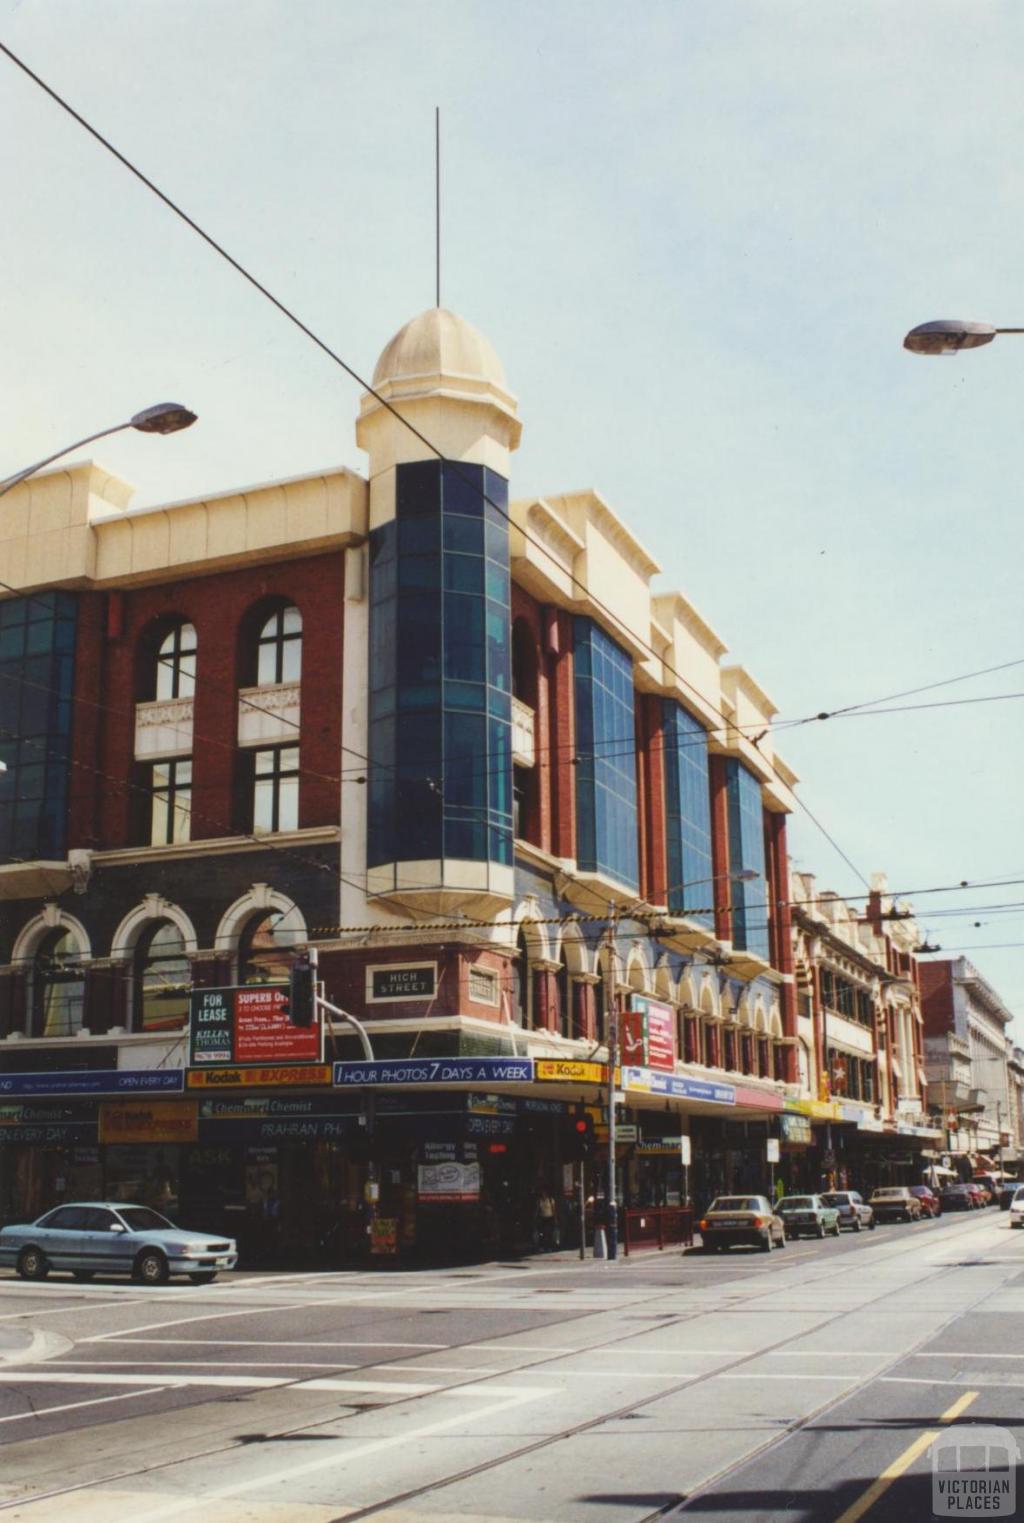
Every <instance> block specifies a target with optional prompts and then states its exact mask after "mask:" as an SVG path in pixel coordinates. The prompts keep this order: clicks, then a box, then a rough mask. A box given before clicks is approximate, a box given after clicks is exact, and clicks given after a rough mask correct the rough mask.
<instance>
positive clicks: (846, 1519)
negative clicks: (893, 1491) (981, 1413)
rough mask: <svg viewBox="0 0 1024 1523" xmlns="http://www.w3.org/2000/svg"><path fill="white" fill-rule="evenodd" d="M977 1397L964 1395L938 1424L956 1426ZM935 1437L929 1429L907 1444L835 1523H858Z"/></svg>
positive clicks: (935, 1434)
mask: <svg viewBox="0 0 1024 1523" xmlns="http://www.w3.org/2000/svg"><path fill="white" fill-rule="evenodd" d="M977 1396H978V1392H977V1391H965V1392H964V1393H963V1395H962V1396H958V1397H957V1399H956V1401H955V1402H954V1403H953V1405H952V1406H951V1407H947V1408H946V1410H945V1412H943V1413H942V1416H941V1417H940V1418H939V1422H940V1423H951V1422H955V1420H956V1419H957V1418H958V1417H959V1416H960V1414H961V1413H962V1412H965V1411H966V1410H967V1408H968V1407H969V1406H970V1405H971V1402H972V1401H974V1400H975V1398H976V1397H977ZM938 1436H939V1431H938V1429H937V1428H932V1429H930V1430H929V1431H928V1432H926V1433H922V1434H920V1435H919V1436H918V1437H917V1438H915V1440H914V1442H913V1443H912V1444H909V1445H908V1446H907V1448H906V1449H904V1451H903V1453H902V1454H900V1455H897V1457H896V1459H894V1460H893V1461H892V1463H891V1464H890V1465H887V1466H886V1467H885V1469H884V1470H883V1471H882V1473H881V1475H880V1476H879V1477H878V1479H877V1480H876V1481H872V1482H871V1485H870V1486H869V1487H868V1489H867V1490H866V1491H864V1492H862V1493H861V1495H860V1496H859V1497H858V1498H857V1500H856V1502H854V1503H853V1504H852V1505H851V1506H850V1507H848V1508H847V1509H846V1511H845V1512H844V1513H841V1514H840V1516H839V1517H838V1518H837V1519H836V1523H857V1520H858V1519H859V1518H862V1517H863V1516H864V1514H865V1513H866V1512H867V1511H868V1509H869V1508H870V1507H873V1506H874V1505H875V1503H876V1502H877V1501H878V1499H879V1497H880V1496H882V1495H883V1494H884V1493H885V1492H886V1491H888V1489H889V1487H890V1486H891V1485H892V1483H893V1481H896V1480H899V1478H900V1476H901V1475H902V1474H903V1473H904V1471H905V1470H909V1469H910V1466H911V1465H912V1464H913V1463H914V1461H915V1460H916V1459H917V1457H918V1455H921V1454H923V1453H924V1452H925V1450H926V1449H928V1448H929V1447H930V1446H931V1445H932V1444H933V1443H934V1442H935V1440H936V1439H937V1438H938Z"/></svg>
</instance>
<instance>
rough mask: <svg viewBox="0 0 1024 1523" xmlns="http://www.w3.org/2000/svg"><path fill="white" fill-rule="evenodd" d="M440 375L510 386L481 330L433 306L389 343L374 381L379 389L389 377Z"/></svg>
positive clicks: (500, 387)
mask: <svg viewBox="0 0 1024 1523" xmlns="http://www.w3.org/2000/svg"><path fill="white" fill-rule="evenodd" d="M438 375H444V376H450V377H453V378H454V377H455V376H465V377H466V378H467V379H472V380H476V381H489V382H490V383H491V384H492V385H494V386H496V387H497V388H498V389H499V390H501V391H506V390H507V383H506V381H505V372H504V370H503V368H502V364H501V361H500V360H499V359H498V356H497V355H496V354H495V352H494V348H493V345H492V344H491V343H490V341H489V340H488V339H486V338H484V336H483V334H482V333H481V332H480V330H479V329H478V328H474V327H473V325H472V323H467V322H466V320H465V318H464V317H459V316H458V314H457V313H455V312H449V311H447V309H446V308H444V307H430V308H429V309H428V310H427V311H426V312H421V313H420V315H419V317H414V318H413V319H412V320H411V322H407V323H406V325H405V327H404V328H399V330H398V332H397V333H396V334H395V336H394V338H392V339H390V340H389V341H388V343H387V344H385V346H384V349H383V351H382V353H381V357H380V359H379V360H378V361H377V368H376V369H375V370H374V372H373V384H374V387H375V389H376V390H378V391H379V390H380V388H381V387H382V386H383V385H384V383H385V382H386V381H407V380H410V379H411V378H413V377H418V378H422V377H425V376H438Z"/></svg>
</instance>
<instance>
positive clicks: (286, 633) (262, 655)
mask: <svg viewBox="0 0 1024 1523" xmlns="http://www.w3.org/2000/svg"><path fill="white" fill-rule="evenodd" d="M301 675H302V615H301V614H300V613H299V610H298V609H297V608H296V607H295V605H294V604H293V603H289V604H288V605H287V606H286V607H284V608H277V609H275V611H274V612H273V613H272V614H271V615H270V617H269V618H268V619H266V620H265V621H264V623H263V626H262V628H261V629H260V633H259V638H258V639H257V642H256V683H257V686H259V687H266V686H268V685H269V684H272V683H278V682H298V680H299V678H300V676H301Z"/></svg>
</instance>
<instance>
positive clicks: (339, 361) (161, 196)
mask: <svg viewBox="0 0 1024 1523" xmlns="http://www.w3.org/2000/svg"><path fill="white" fill-rule="evenodd" d="M0 52H2V53H4V54H5V55H6V56H7V57H8V58H9V59H10V60H11V62H12V63H13V64H14V65H15V66H16V67H17V68H19V69H20V70H21V71H22V73H23V74H25V75H26V76H27V77H28V78H29V79H31V80H32V81H33V83H34V84H36V85H38V86H39V88H40V89H41V90H43V91H44V92H45V94H47V95H48V96H49V97H50V99H51V100H53V101H54V103H55V104H56V105H58V106H59V107H60V108H61V110H62V111H65V112H67V114H68V115H69V116H71V117H72V118H73V119H74V120H75V121H76V122H77V123H78V124H79V126H80V127H82V128H84V130H85V131H86V132H88V133H89V135H90V137H92V138H94V139H95V140H96V142H98V143H99V144H100V146H101V147H103V148H105V149H106V150H107V152H108V153H110V154H112V155H113V157H114V158H115V159H117V161H118V162H119V163H120V164H121V165H123V167H124V168H125V169H127V170H128V172H129V173H130V174H132V175H134V176H135V178H136V179H137V180H139V181H140V182H141V183H142V184H143V185H145V186H146V188H147V189H148V190H149V191H151V192H152V193H153V195H155V196H156V197H157V198H158V200H160V201H162V202H163V204H164V205H165V206H166V207H167V208H168V210H170V211H172V212H173V213H174V215H175V216H176V217H179V218H180V219H181V220H182V221H183V222H184V223H185V224H186V225H187V226H188V227H190V228H191V229H192V231H193V232H194V233H196V234H197V236H198V237H200V238H201V239H202V240H203V242H204V243H206V244H207V245H208V246H209V247H210V248H212V249H213V251H214V252H215V253H216V254H218V255H219V256H220V258H222V259H223V260H225V261H226V262H227V263H228V264H229V265H230V266H231V268H232V269H233V270H235V272H236V273H237V274H239V275H241V276H242V278H243V280H245V281H247V282H248V283H249V284H250V285H251V286H252V287H253V288H254V289H255V290H257V291H258V292H259V293H260V294H261V295H262V296H263V297H265V298H266V300H267V301H269V302H270V303H271V305H272V306H274V307H275V308H276V309H277V310H278V311H279V312H280V313H281V314H282V316H284V317H285V318H287V319H288V321H289V322H290V323H292V324H294V326H295V327H296V328H298V329H299V331H300V332H302V333H303V334H305V336H306V337H307V338H308V339H310V340H311V342H312V343H314V344H315V345H316V346H317V348H318V349H320V350H321V351H322V352H323V353H324V354H326V355H327V356H328V357H329V358H330V359H332V360H333V361H334V363H335V364H336V365H338V366H339V367H340V368H341V369H342V370H344V372H345V373H346V375H348V376H350V377H351V378H352V379H353V380H354V381H356V382H357V384H358V385H359V386H361V387H362V388H363V390H364V391H366V392H368V393H369V395H370V396H372V397H373V398H374V399H375V400H376V401H377V402H378V403H379V404H380V405H381V406H382V407H384V408H385V409H386V410H387V411H388V412H389V413H391V415H392V416H393V417H394V418H396V419H397V420H398V422H399V423H401V424H402V426H403V427H405V428H407V429H408V430H409V432H410V433H412V434H413V436H414V437H415V438H417V439H418V440H419V441H420V443H421V444H423V446H424V448H426V449H427V450H429V452H430V453H431V454H432V455H434V456H436V457H437V459H438V460H442V461H443V460H444V458H445V457H444V455H443V454H442V452H441V451H440V450H439V449H438V448H437V446H436V445H435V444H434V443H433V442H432V441H431V440H430V439H428V438H427V436H426V435H425V434H423V433H422V432H421V431H420V430H419V429H418V428H417V427H416V426H415V425H414V424H413V423H410V421H409V420H408V418H405V417H403V415H402V414H401V413H400V412H399V411H398V410H397V408H395V407H394V406H392V404H391V403H390V402H389V401H388V400H387V398H385V397H383V396H382V395H381V394H380V393H379V392H377V391H376V390H375V389H374V388H373V386H372V385H370V384H369V383H368V382H367V381H365V380H364V379H363V377H362V376H361V375H359V373H358V372H357V371H356V370H355V369H354V368H353V367H352V366H351V365H349V364H348V363H347V362H346V361H345V360H344V359H343V358H342V357H341V355H340V354H338V353H336V352H335V350H333V349H332V348H331V347H330V346H329V345H328V344H327V343H325V342H324V340H323V339H321V338H320V337H319V336H318V335H317V334H316V333H315V332H314V331H313V329H312V328H310V327H309V326H308V325H307V324H306V323H304V322H303V321H302V320H301V319H300V318H299V317H298V316H297V315H296V314H295V313H294V312H292V311H291V309H290V308H289V307H287V306H286V305H285V304H284V302H282V301H280V300H279V299H278V297H276V296H275V295H274V294H273V293H272V292H271V291H270V290H269V289H268V288H267V287H266V286H265V285H263V284H262V282H261V281H259V280H258V279H257V278H256V277H255V276H254V275H252V274H250V272H249V271H248V270H247V269H246V268H245V266H244V265H242V264H241V263H240V262H239V261H238V260H237V259H235V258H234V257H233V255H231V254H229V253H228V251H227V250H226V249H225V248H224V247H223V246H222V245H221V244H220V243H218V242H217V241H216V239H215V238H213V237H211V235H210V234H209V233H207V232H206V231H205V230H204V229H203V228H202V227H201V226H200V225H199V223H198V222H196V221H195V220H194V218H192V217H190V216H189V215H188V213H187V212H185V211H184V210H183V209H182V208H181V207H180V206H178V205H177V203H176V202H175V201H173V200H172V199H171V198H170V196H168V195H166V194H165V193H164V191H162V190H161V189H160V188H159V187H158V186H157V185H156V184H155V183H154V182H153V181H152V180H151V179H149V177H148V176H147V175H145V174H144V173H143V172H142V170H141V169H139V168H137V167H136V165H135V164H133V163H132V161H131V160H130V159H128V158H127V157H126V156H125V155H124V154H123V153H121V152H120V150H119V149H117V148H115V147H114V145H113V143H111V142H110V141H109V139H108V138H106V137H104V136H103V134H102V133H101V132H99V131H98V130H97V128H95V127H93V126H92V125H91V123H90V122H88V121H87V120H86V119H85V117H84V116H82V115H81V113H80V112H78V111H76V110H75V109H74V107H73V106H72V105H71V104H70V103H69V102H68V101H67V100H65V99H64V97H63V96H61V95H59V94H58V92H57V91H56V90H54V89H53V87H52V86H50V85H48V84H47V83H46V81H45V80H43V79H42V78H41V77H40V76H39V75H38V74H36V73H35V72H34V70H32V69H31V68H30V67H29V66H28V64H26V63H25V62H24V61H23V60H22V59H21V58H19V57H18V55H17V54H16V53H14V52H13V51H12V50H11V49H10V48H9V47H7V46H6V44H5V43H3V42H0ZM448 463H449V465H450V466H451V468H452V469H453V470H454V471H455V472H456V474H457V475H459V476H460V477H461V479H462V480H464V481H465V482H467V483H468V484H470V485H471V487H472V488H473V489H474V490H476V491H480V495H481V496H482V498H483V500H484V502H485V503H486V504H487V505H488V506H489V507H491V508H492V509H493V510H494V511H495V512H496V513H498V514H499V515H500V516H501V517H502V518H504V519H505V520H506V522H507V523H508V524H509V525H510V526H512V527H517V526H515V525H514V524H513V520H512V518H511V516H510V515H509V513H508V511H507V510H506V509H505V508H503V507H502V506H500V504H498V503H495V502H492V500H491V499H490V498H489V497H488V495H487V493H486V492H485V491H483V490H481V489H480V488H479V487H478V485H477V483H476V482H475V481H473V480H472V477H470V476H468V475H466V474H465V473H464V472H463V471H462V470H461V469H460V468H459V465H458V463H457V462H448ZM518 532H519V533H520V534H522V536H523V537H524V539H526V540H527V541H528V542H529V543H530V544H533V545H534V546H536V547H537V548H539V549H541V550H545V547H544V546H543V545H542V544H541V543H540V542H539V541H538V540H536V539H535V538H534V536H533V535H532V534H530V533H529V532H528V531H527V530H526V529H525V528H522V527H519V528H518ZM545 553H546V551H545ZM568 575H569V577H570V579H571V581H572V582H573V584H574V585H575V586H577V587H579V588H580V589H581V590H582V591H586V592H588V596H589V598H590V601H591V603H592V604H593V605H594V606H595V607H597V608H599V609H600V610H601V611H602V613H603V614H604V615H605V617H606V618H607V619H608V620H609V621H610V622H611V623H612V625H613V627H615V628H616V629H625V626H624V625H623V624H622V620H621V619H620V618H619V617H618V615H617V614H616V613H615V612H614V611H613V610H612V609H610V608H609V607H608V606H607V604H605V603H603V602H602V601H601V600H600V599H599V598H597V597H596V596H595V595H594V593H593V591H592V590H590V589H587V588H585V587H584V584H583V583H582V581H581V580H580V579H579V578H578V577H577V576H576V575H575V573H574V572H573V571H571V570H570V571H569V572H568ZM626 633H629V631H626ZM640 644H641V645H642V646H643V648H644V649H645V650H646V651H648V652H649V654H651V655H652V656H654V658H655V659H656V660H659V661H661V663H662V665H663V667H664V668H665V670H667V671H668V672H670V673H671V675H672V676H673V677H675V678H676V679H677V681H679V682H680V683H682V684H683V686H684V687H685V688H687V689H689V691H690V692H691V693H693V694H694V695H695V696H696V697H697V698H699V699H700V700H701V702H702V703H704V704H707V705H708V706H709V707H710V708H711V709H712V710H713V711H714V712H715V713H717V714H718V715H719V716H720V718H721V719H722V720H723V722H724V723H725V724H726V725H727V726H728V725H729V722H730V721H729V716H728V715H727V714H726V713H725V712H724V710H723V709H722V708H721V705H720V704H718V703H715V702H714V700H713V699H711V698H709V697H708V696H707V695H706V694H704V693H702V692H701V691H700V690H699V689H698V688H697V687H695V686H694V684H693V683H692V682H690V680H689V679H688V678H687V677H684V676H683V674H682V673H681V672H679V671H677V670H676V669H675V667H673V666H672V665H671V663H670V662H669V661H668V660H667V659H666V658H665V656H664V655H663V654H661V655H659V653H658V652H657V651H655V650H654V647H653V646H652V645H650V643H649V642H648V641H640ZM764 762H765V764H766V765H767V766H768V767H769V769H770V770H771V772H772V773H773V775H774V776H775V778H776V779H777V780H778V782H780V783H781V784H782V786H783V787H784V788H785V789H786V790H787V792H789V791H791V790H790V786H789V784H788V782H787V781H786V779H785V778H784V777H783V776H782V775H781V773H780V772H779V771H778V769H777V767H776V766H775V763H774V761H770V760H769V759H768V758H767V757H765V758H764ZM793 796H794V798H795V799H796V802H797V804H798V806H799V807H800V808H801V809H803V810H804V812H805V813H806V814H807V816H808V818H809V819H811V820H812V821H813V822H814V824H815V825H816V826H817V828H818V829H819V830H820V831H821V832H822V834H823V835H824V836H825V838H826V840H827V841H828V842H829V844H830V845H831V846H832V847H833V849H834V850H836V851H837V852H838V853H839V855H840V856H841V857H842V859H843V861H844V862H845V863H846V864H847V866H848V867H850V868H851V869H852V871H853V872H854V873H855V875H856V876H857V877H858V878H859V879H860V881H861V882H862V883H864V884H867V879H866V878H865V877H864V875H863V873H861V872H860V871H859V869H858V868H856V867H855V866H854V864H853V863H852V862H851V861H850V858H849V857H848V856H847V855H846V853H845V852H844V851H842V850H841V848H840V847H839V846H838V845H837V843H836V841H835V840H834V838H833V837H832V836H831V835H830V834H829V833H828V831H826V830H825V829H824V827H823V826H822V825H821V822H820V821H819V820H818V819H817V817H816V816H815V815H814V814H813V813H812V812H811V810H810V808H809V807H808V806H807V805H806V804H805V803H804V801H803V800H802V799H801V798H800V797H799V796H798V795H797V794H795V793H794V795H793Z"/></svg>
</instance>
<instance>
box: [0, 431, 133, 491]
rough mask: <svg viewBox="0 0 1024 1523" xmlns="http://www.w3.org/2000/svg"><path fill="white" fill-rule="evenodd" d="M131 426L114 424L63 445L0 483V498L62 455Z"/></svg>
mask: <svg viewBox="0 0 1024 1523" xmlns="http://www.w3.org/2000/svg"><path fill="white" fill-rule="evenodd" d="M131 426H132V425H131V420H130V419H129V421H128V422H127V423H115V424H114V426H113V428H101V429H100V431H99V433H98V434H87V435H86V436H85V438H84V439H76V440H75V442H74V444H65V446H64V448H63V449H59V450H57V451H56V452H55V453H54V454H52V455H47V456H46V458H45V460H37V461H36V463H35V465H29V466H26V467H25V469H24V470H23V471H19V472H18V474H17V475H16V476H8V477H7V478H6V479H5V480H3V481H0V497H2V496H3V495H4V493H5V492H10V491H11V490H12V488H14V487H16V486H18V485H20V483H21V482H23V481H27V480H28V478H29V477H30V476H31V475H33V474H34V472H36V471H41V470H42V469H43V467H44V466H45V465H52V464H53V462H54V461H55V460H59V459H60V457H61V456H62V455H70V454H71V452H72V450H76V449H82V447H83V446H84V445H86V444H95V442H96V440H97V439H106V438H107V436H108V435H109V434H119V433H120V432H121V431H122V429H125V428H131Z"/></svg>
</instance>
